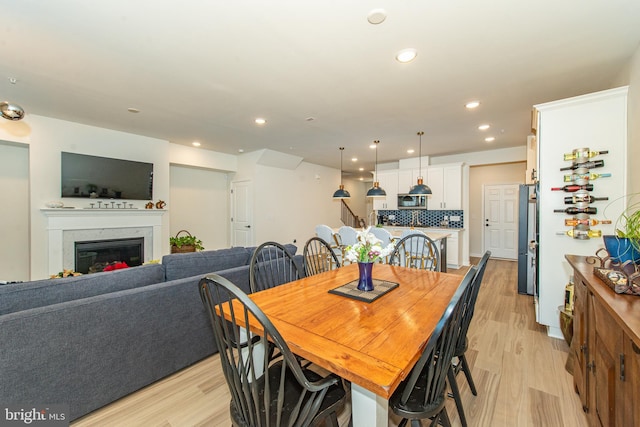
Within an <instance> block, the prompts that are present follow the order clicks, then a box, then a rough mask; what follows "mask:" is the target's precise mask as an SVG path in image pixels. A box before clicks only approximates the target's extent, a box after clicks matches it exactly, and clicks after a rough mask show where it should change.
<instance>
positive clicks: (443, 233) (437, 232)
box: [383, 226, 452, 273]
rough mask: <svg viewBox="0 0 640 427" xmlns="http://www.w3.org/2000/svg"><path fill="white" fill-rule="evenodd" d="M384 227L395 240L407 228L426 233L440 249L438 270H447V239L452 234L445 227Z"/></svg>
mask: <svg viewBox="0 0 640 427" xmlns="http://www.w3.org/2000/svg"><path fill="white" fill-rule="evenodd" d="M383 228H384V229H386V230H388V231H389V233H391V235H392V236H393V237H394V238H395V239H396V241H397V240H400V236H402V233H404V232H405V231H407V230H418V231H421V232H423V233H424V234H426V235H427V237H429V238H430V239H431V240H433V241H434V242H435V244H436V246H437V247H438V250H439V251H440V260H439V261H438V262H439V264H440V271H442V272H444V273H446V272H447V265H448V262H447V246H448V243H447V241H448V240H449V238H450V237H451V236H452V234H451V233H448V232H447V230H445V229H434V228H430V227H395V226H384V227H383Z"/></svg>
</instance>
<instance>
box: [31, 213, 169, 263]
mask: <svg viewBox="0 0 640 427" xmlns="http://www.w3.org/2000/svg"><path fill="white" fill-rule="evenodd" d="M41 211H42V213H43V214H44V216H45V217H46V218H47V229H48V233H47V234H48V259H49V263H48V264H49V265H48V268H47V270H45V271H48V272H56V271H62V270H63V269H69V270H71V269H75V268H76V267H75V263H76V260H75V242H95V241H100V240H116V239H135V238H143V239H144V245H143V252H142V253H143V259H142V262H143V263H144V262H146V261H150V260H153V259H159V258H161V257H162V255H163V253H164V248H165V247H166V244H165V243H164V242H167V241H168V239H169V237H168V235H167V237H166V238H163V221H162V215H164V213H165V212H166V211H165V210H161V209H49V208H47V209H41Z"/></svg>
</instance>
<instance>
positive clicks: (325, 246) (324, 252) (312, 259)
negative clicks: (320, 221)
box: [302, 237, 340, 276]
mask: <svg viewBox="0 0 640 427" xmlns="http://www.w3.org/2000/svg"><path fill="white" fill-rule="evenodd" d="M302 258H303V262H304V274H305V275H306V276H313V275H314V274H318V273H324V272H325V271H329V270H334V269H336V268H340V261H339V260H338V257H337V256H336V254H335V252H334V251H333V249H331V246H330V245H329V243H327V242H326V241H324V240H323V239H321V238H320V237H312V238H310V239H309V240H307V243H305V244H304V250H303V251H302Z"/></svg>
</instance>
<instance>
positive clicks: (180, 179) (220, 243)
mask: <svg viewBox="0 0 640 427" xmlns="http://www.w3.org/2000/svg"><path fill="white" fill-rule="evenodd" d="M170 172H171V179H170V185H169V186H170V195H171V207H170V212H171V217H170V218H171V220H170V234H171V235H172V236H175V235H176V234H177V233H178V232H179V231H180V230H187V231H188V232H189V233H191V234H192V235H194V236H197V237H198V238H199V239H200V240H202V245H203V246H204V247H205V249H207V250H210V249H220V248H228V247H229V246H230V244H229V232H228V226H227V225H228V224H229V183H228V176H227V174H226V173H224V172H218V171H214V170H211V169H202V168H194V167H190V166H179V165H171V169H170ZM181 235H186V234H185V233H182V234H181Z"/></svg>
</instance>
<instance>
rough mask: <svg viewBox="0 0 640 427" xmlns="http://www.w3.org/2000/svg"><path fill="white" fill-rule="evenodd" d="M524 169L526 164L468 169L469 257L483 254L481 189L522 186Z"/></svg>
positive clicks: (482, 166)
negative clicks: (493, 186)
mask: <svg viewBox="0 0 640 427" xmlns="http://www.w3.org/2000/svg"><path fill="white" fill-rule="evenodd" d="M526 168H527V164H526V162H514V163H503V164H498V165H479V166H472V167H471V168H469V216H468V219H467V223H466V225H465V226H466V228H467V233H468V234H469V253H470V255H471V256H475V257H478V256H482V254H483V253H484V248H483V240H482V234H483V233H484V228H485V227H484V219H485V218H484V212H483V211H482V202H483V196H484V195H483V187H484V186H485V185H490V184H523V183H524V175H525V170H526Z"/></svg>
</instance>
